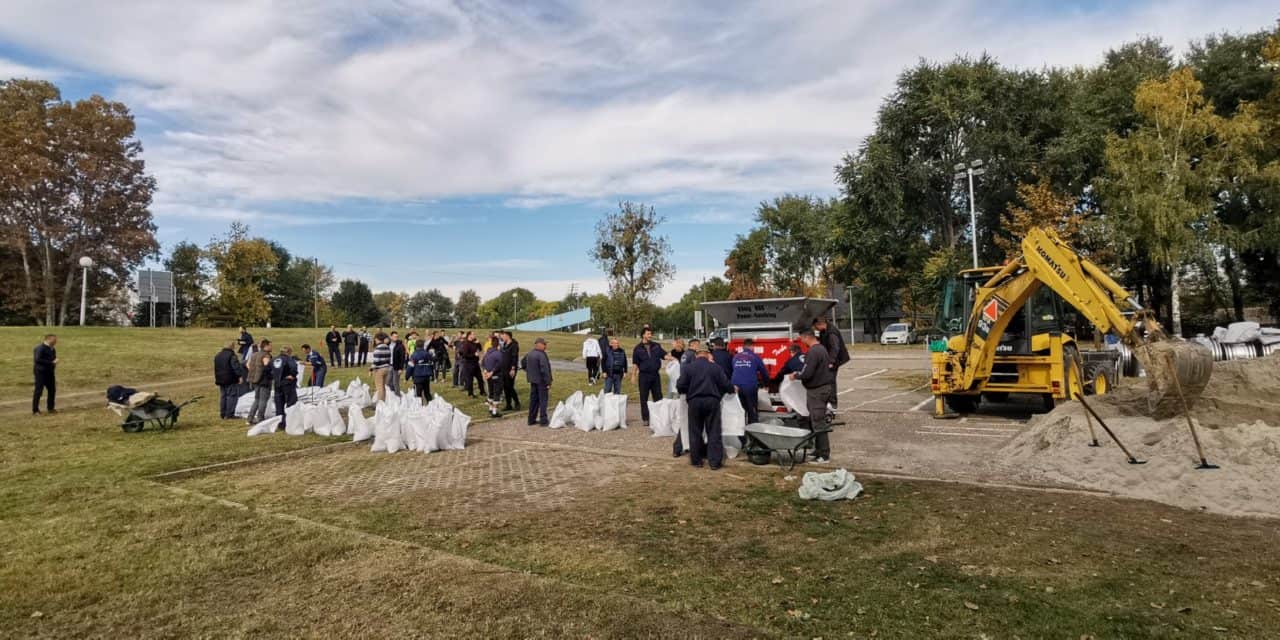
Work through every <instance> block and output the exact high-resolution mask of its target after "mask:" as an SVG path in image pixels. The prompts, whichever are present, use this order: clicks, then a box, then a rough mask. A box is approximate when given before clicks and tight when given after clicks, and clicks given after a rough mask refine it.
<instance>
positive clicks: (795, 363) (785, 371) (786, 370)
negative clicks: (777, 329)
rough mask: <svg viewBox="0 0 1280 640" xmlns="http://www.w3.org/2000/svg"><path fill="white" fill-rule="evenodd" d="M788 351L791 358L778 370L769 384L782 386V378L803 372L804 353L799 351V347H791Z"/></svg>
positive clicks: (795, 345) (794, 345)
mask: <svg viewBox="0 0 1280 640" xmlns="http://www.w3.org/2000/svg"><path fill="white" fill-rule="evenodd" d="M789 351H790V352H791V357H790V358H788V359H787V362H786V363H785V364H783V365H782V368H781V369H779V370H778V375H776V376H774V377H773V380H770V381H769V384H771V385H776V384H782V379H783V378H785V377H787V376H789V375H791V374H793V373H800V372H801V371H804V352H803V351H802V350H801V349H800V345H798V344H793V345H791V347H790V349H789Z"/></svg>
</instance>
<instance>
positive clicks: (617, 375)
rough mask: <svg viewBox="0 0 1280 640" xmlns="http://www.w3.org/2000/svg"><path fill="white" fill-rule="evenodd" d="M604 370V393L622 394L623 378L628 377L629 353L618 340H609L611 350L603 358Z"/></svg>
mask: <svg viewBox="0 0 1280 640" xmlns="http://www.w3.org/2000/svg"><path fill="white" fill-rule="evenodd" d="M601 360H603V361H604V362H606V363H607V364H605V366H604V367H605V368H604V392H605V393H622V377H623V376H625V375H627V352H626V351H623V350H622V346H621V345H619V344H618V339H617V338H610V339H609V348H608V350H606V351H605V352H604V357H603V358H601Z"/></svg>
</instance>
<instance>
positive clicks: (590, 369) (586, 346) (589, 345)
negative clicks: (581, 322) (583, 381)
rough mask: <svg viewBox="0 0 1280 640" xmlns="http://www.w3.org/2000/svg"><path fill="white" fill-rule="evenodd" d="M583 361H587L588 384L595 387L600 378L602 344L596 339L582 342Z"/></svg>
mask: <svg viewBox="0 0 1280 640" xmlns="http://www.w3.org/2000/svg"><path fill="white" fill-rule="evenodd" d="M582 359H583V360H586V361H587V384H590V385H594V384H595V383H596V380H598V379H599V378H600V343H599V342H598V341H597V340H596V339H595V338H590V337H588V338H587V339H586V340H583V341H582Z"/></svg>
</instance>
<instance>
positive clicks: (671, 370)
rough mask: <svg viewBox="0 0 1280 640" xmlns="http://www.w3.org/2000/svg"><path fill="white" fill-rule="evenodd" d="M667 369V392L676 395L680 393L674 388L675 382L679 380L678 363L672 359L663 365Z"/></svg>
mask: <svg viewBox="0 0 1280 640" xmlns="http://www.w3.org/2000/svg"><path fill="white" fill-rule="evenodd" d="M665 368H666V371H667V394H668V395H673V396H674V395H676V394H678V393H680V391H679V390H677V389H676V383H677V382H679V381H680V363H679V362H676V361H675V360H672V361H670V362H668V363H667V364H666V365H665Z"/></svg>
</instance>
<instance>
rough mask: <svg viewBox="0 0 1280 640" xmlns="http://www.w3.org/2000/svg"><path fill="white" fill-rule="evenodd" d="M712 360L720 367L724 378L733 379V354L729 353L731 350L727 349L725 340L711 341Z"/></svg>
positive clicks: (716, 339)
mask: <svg viewBox="0 0 1280 640" xmlns="http://www.w3.org/2000/svg"><path fill="white" fill-rule="evenodd" d="M711 359H712V360H713V361H715V363H716V364H717V365H720V370H721V371H723V372H724V377H726V378H732V377H733V354H732V353H729V349H727V348H726V347H725V344H724V338H715V339H714V340H712V341H711Z"/></svg>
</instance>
